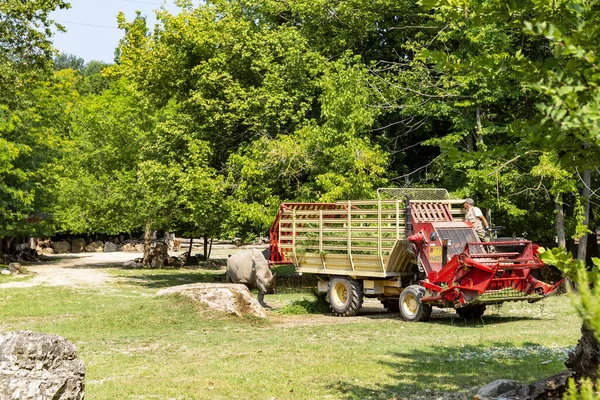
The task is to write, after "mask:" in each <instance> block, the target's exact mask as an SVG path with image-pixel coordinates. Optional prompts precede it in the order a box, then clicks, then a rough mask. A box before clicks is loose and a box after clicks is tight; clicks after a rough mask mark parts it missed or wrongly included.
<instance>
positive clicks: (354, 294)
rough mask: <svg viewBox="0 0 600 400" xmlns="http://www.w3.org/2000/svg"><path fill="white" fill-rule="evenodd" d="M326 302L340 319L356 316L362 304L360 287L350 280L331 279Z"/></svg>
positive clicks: (344, 278)
mask: <svg viewBox="0 0 600 400" xmlns="http://www.w3.org/2000/svg"><path fill="white" fill-rule="evenodd" d="M327 300H328V301H329V305H330V306H331V310H332V311H333V312H334V313H335V314H337V315H339V316H341V317H351V316H353V315H356V313H357V312H358V310H360V308H361V307H362V303H363V289H362V285H361V284H360V282H357V281H355V280H354V279H352V278H346V277H336V278H331V281H330V282H329V292H328V293H327Z"/></svg>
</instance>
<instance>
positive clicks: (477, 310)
mask: <svg viewBox="0 0 600 400" xmlns="http://www.w3.org/2000/svg"><path fill="white" fill-rule="evenodd" d="M485 309H486V306H485V304H475V305H473V306H467V307H462V308H457V309H456V313H457V314H458V316H459V317H461V318H481V316H482V315H483V313H484V312H485Z"/></svg>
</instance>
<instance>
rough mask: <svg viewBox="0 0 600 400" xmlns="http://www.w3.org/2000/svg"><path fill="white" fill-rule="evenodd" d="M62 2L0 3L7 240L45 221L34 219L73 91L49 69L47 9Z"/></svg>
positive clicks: (2, 220)
mask: <svg viewBox="0 0 600 400" xmlns="http://www.w3.org/2000/svg"><path fill="white" fill-rule="evenodd" d="M67 7H68V4H67V3H66V2H63V1H58V0H50V1H30V2H23V1H18V0H7V1H3V2H2V3H0V239H2V238H7V242H8V243H9V244H10V241H11V238H12V237H14V236H21V235H23V236H25V235H29V234H34V233H35V232H36V231H38V232H41V231H44V230H45V229H47V228H48V227H49V224H44V223H42V224H40V223H34V222H39V221H40V220H43V219H46V216H47V205H48V203H49V201H50V198H51V194H52V190H51V184H52V181H53V178H54V175H53V173H54V170H53V168H52V167H51V164H52V162H53V160H54V159H55V158H56V157H59V153H60V144H61V140H62V138H63V135H64V134H65V132H64V129H65V126H66V125H68V124H66V123H65V120H66V118H64V115H65V112H67V111H68V109H69V107H70V104H71V101H72V96H73V93H72V90H71V88H72V80H71V77H69V76H66V75H60V76H56V77H52V75H51V73H52V56H53V49H52V44H51V42H50V37H51V35H52V31H51V28H52V27H53V26H55V24H54V22H53V21H52V20H50V19H49V13H50V12H51V11H53V10H55V9H56V8H67ZM56 27H57V28H58V29H62V27H60V26H58V25H56ZM1 247H2V246H0V251H1ZM7 247H10V246H7Z"/></svg>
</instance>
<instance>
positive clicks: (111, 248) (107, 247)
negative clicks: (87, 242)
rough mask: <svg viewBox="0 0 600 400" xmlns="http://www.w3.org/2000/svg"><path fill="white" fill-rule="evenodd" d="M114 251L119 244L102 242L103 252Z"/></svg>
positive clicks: (117, 249)
mask: <svg viewBox="0 0 600 400" xmlns="http://www.w3.org/2000/svg"><path fill="white" fill-rule="evenodd" d="M115 251H119V246H117V245H116V244H114V243H112V242H106V243H104V252H105V253H113V252H115Z"/></svg>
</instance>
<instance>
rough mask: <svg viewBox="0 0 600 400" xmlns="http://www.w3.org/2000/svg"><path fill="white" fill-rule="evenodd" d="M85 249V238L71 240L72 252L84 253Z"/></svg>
mask: <svg viewBox="0 0 600 400" xmlns="http://www.w3.org/2000/svg"><path fill="white" fill-rule="evenodd" d="M84 251H85V239H73V240H72V241H71V252H72V253H83V252H84Z"/></svg>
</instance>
